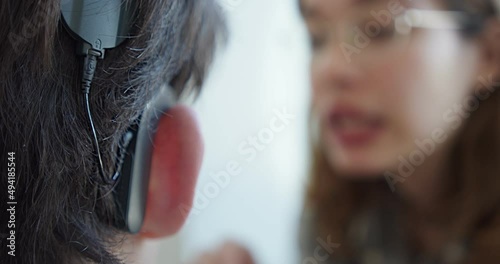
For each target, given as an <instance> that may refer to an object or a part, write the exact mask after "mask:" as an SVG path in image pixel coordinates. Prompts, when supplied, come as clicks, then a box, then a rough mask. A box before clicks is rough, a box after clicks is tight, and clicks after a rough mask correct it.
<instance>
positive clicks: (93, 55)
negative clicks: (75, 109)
mask: <svg viewBox="0 0 500 264" xmlns="http://www.w3.org/2000/svg"><path fill="white" fill-rule="evenodd" d="M100 55H101V53H100V52H98V51H95V50H92V49H90V50H89V51H88V55H87V56H85V59H84V62H83V74H82V92H83V94H84V95H85V108H86V110H87V116H88V118H89V122H90V128H91V129H92V134H93V137H94V145H95V149H96V152H97V158H98V161H99V166H98V167H99V174H100V175H101V179H102V181H103V183H105V184H109V183H110V182H109V180H107V179H106V176H105V173H104V165H103V162H102V156H101V150H100V147H99V140H98V139H97V132H96V129H95V125H94V119H93V118H92V112H91V110H90V103H89V94H90V87H91V85H92V80H93V79H94V74H95V69H96V66H97V57H99V56H100Z"/></svg>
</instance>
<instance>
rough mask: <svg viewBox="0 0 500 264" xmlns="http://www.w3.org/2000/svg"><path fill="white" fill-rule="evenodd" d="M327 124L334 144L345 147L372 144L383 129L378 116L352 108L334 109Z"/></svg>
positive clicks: (381, 120) (382, 123)
mask: <svg viewBox="0 0 500 264" xmlns="http://www.w3.org/2000/svg"><path fill="white" fill-rule="evenodd" d="M328 122H329V127H330V128H331V131H332V132H333V136H334V138H335V140H336V142H338V143H340V145H342V146H346V147H356V146H357V147H359V146H365V145H367V144H369V143H371V142H373V141H374V139H375V138H376V137H377V135H378V134H379V133H380V132H381V131H382V129H383V127H384V122H383V119H382V118H381V117H380V116H378V115H375V114H372V113H367V112H363V111H360V110H358V109H356V108H352V107H335V108H334V109H333V110H332V111H331V112H330V114H329V116H328Z"/></svg>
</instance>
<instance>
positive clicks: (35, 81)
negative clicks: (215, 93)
mask: <svg viewBox="0 0 500 264" xmlns="http://www.w3.org/2000/svg"><path fill="white" fill-rule="evenodd" d="M136 2H137V3H138V7H137V8H138V15H137V19H136V21H135V27H134V29H133V32H134V33H133V38H131V39H129V40H127V41H126V42H125V43H123V44H122V45H121V46H120V47H118V48H116V49H112V50H109V51H107V52H106V58H105V59H104V60H103V61H99V62H98V67H97V71H96V76H95V78H94V82H93V84H92V90H91V94H90V104H91V108H92V111H93V115H94V122H95V126H96V130H97V134H98V135H99V139H100V141H101V142H100V149H101V152H102V155H103V160H104V164H105V167H104V169H105V170H106V174H107V175H111V174H112V171H113V169H114V161H115V155H116V150H117V146H118V143H119V139H120V137H121V135H122V134H123V132H124V131H125V130H126V129H127V128H128V127H129V126H130V125H131V124H132V122H134V120H136V119H137V117H138V115H139V114H140V112H141V111H142V109H144V107H145V105H146V104H147V102H148V101H150V99H151V98H152V96H154V95H155V93H156V92H157V91H158V90H159V88H160V87H162V86H166V85H170V86H171V87H172V90H173V93H172V94H173V95H174V96H175V99H178V98H179V97H180V96H181V95H182V94H185V93H191V92H193V91H194V92H195V93H196V92H198V91H199V87H200V86H201V85H202V83H203V80H204V77H205V75H206V71H207V67H208V64H209V63H210V61H211V59H212V55H213V52H214V49H215V44H216V42H217V40H218V37H217V36H220V35H219V34H217V32H222V33H225V31H224V23H223V19H222V16H221V12H220V11H221V10H220V9H219V7H218V6H217V4H216V3H215V2H214V1H212V0H203V1H198V0H183V1H178V0H164V1H159V0H140V1H136ZM59 5H60V1H59V0H36V1H28V0H3V1H1V2H0V25H2V26H1V27H0V59H1V67H0V137H1V138H2V141H1V143H0V164H1V165H0V168H1V173H2V174H1V175H2V176H1V179H2V180H1V184H0V186H1V188H0V190H1V191H0V193H1V194H0V195H1V197H2V199H1V205H0V209H1V213H0V215H1V221H0V223H1V224H0V226H1V229H0V230H1V236H2V244H1V249H0V252H1V253H0V262H2V263H43V264H44V263H87V262H91V263H121V261H120V260H119V258H118V257H117V256H115V255H114V254H113V253H112V252H110V250H109V248H110V247H111V246H112V245H115V244H116V243H119V242H120V241H119V239H117V237H120V236H119V234H120V232H119V231H117V230H116V229H114V228H113V227H112V226H111V223H112V222H113V221H114V217H115V208H114V202H113V199H112V195H107V194H109V191H110V189H109V188H110V187H109V186H106V185H101V184H97V179H99V177H98V167H97V162H96V157H95V155H94V152H95V149H94V145H93V142H92V140H91V139H92V134H91V131H90V129H89V123H88V119H87V117H86V114H85V108H84V105H83V100H82V92H81V90H80V86H79V76H80V71H81V58H78V57H77V56H76V55H75V49H76V42H75V41H74V40H73V39H72V38H71V37H70V36H69V34H68V33H67V32H66V30H65V29H64V28H63V26H62V22H61V20H60V6H59ZM219 29H221V30H219ZM222 36H223V35H222ZM9 152H15V160H14V162H15V177H16V178H15V180H16V183H15V186H16V189H15V199H16V201H17V205H16V211H15V234H16V240H15V249H16V250H15V253H16V257H15V258H14V257H11V256H9V255H7V252H8V251H9V249H8V248H7V244H8V243H9V240H6V238H7V237H8V236H9V235H10V234H9V232H10V229H7V222H8V220H9V217H10V214H9V213H8V212H7V208H8V207H7V198H9V197H8V193H7V191H8V189H7V188H8V186H7V174H6V171H7V163H8V162H9V161H8V157H9V155H8V153H9Z"/></svg>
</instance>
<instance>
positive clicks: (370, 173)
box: [328, 153, 390, 180]
mask: <svg viewBox="0 0 500 264" xmlns="http://www.w3.org/2000/svg"><path fill="white" fill-rule="evenodd" d="M328 156H329V157H328V160H329V163H330V165H331V166H332V168H333V170H334V171H335V172H336V173H338V176H339V177H341V178H348V179H353V180H363V179H366V180H374V179H378V178H383V177H384V176H383V175H384V172H385V171H386V170H387V168H388V167H390V166H389V164H386V163H385V162H382V161H381V160H380V158H381V157H380V156H378V157H377V156H373V155H359V153H358V155H349V154H346V153H343V154H340V153H332V154H330V155H328Z"/></svg>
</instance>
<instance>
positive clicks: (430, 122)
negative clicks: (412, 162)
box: [402, 32, 478, 138]
mask: <svg viewBox="0 0 500 264" xmlns="http://www.w3.org/2000/svg"><path fill="white" fill-rule="evenodd" d="M414 50H415V52H413V53H412V54H411V60H412V61H413V65H414V69H413V70H414V72H410V73H409V74H408V76H407V80H408V81H407V85H406V87H405V88H404V89H402V90H403V91H404V93H405V95H404V96H405V100H404V101H405V104H406V105H407V107H406V111H405V113H406V115H407V118H406V120H408V121H409V122H408V127H409V129H410V130H411V131H412V132H413V133H412V134H413V136H414V137H415V138H421V137H429V136H430V135H431V134H432V132H433V131H434V130H436V129H445V130H449V125H450V124H449V123H448V122H447V121H446V119H445V118H444V115H445V113H447V112H449V111H454V108H455V106H456V105H457V104H461V103H462V102H463V101H464V100H465V98H467V96H468V95H469V94H470V93H471V91H472V87H473V86H474V83H475V80H476V79H477V76H475V72H476V68H477V58H478V54H477V52H476V50H475V49H474V48H473V47H472V46H471V45H469V44H467V43H464V41H463V40H461V38H460V37H459V36H458V35H456V34H451V33H450V34H442V33H441V34H438V33H437V32H429V33H428V34H427V35H426V36H423V37H422V41H421V42H419V43H418V48H415V49H414ZM449 132H451V131H449Z"/></svg>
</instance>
